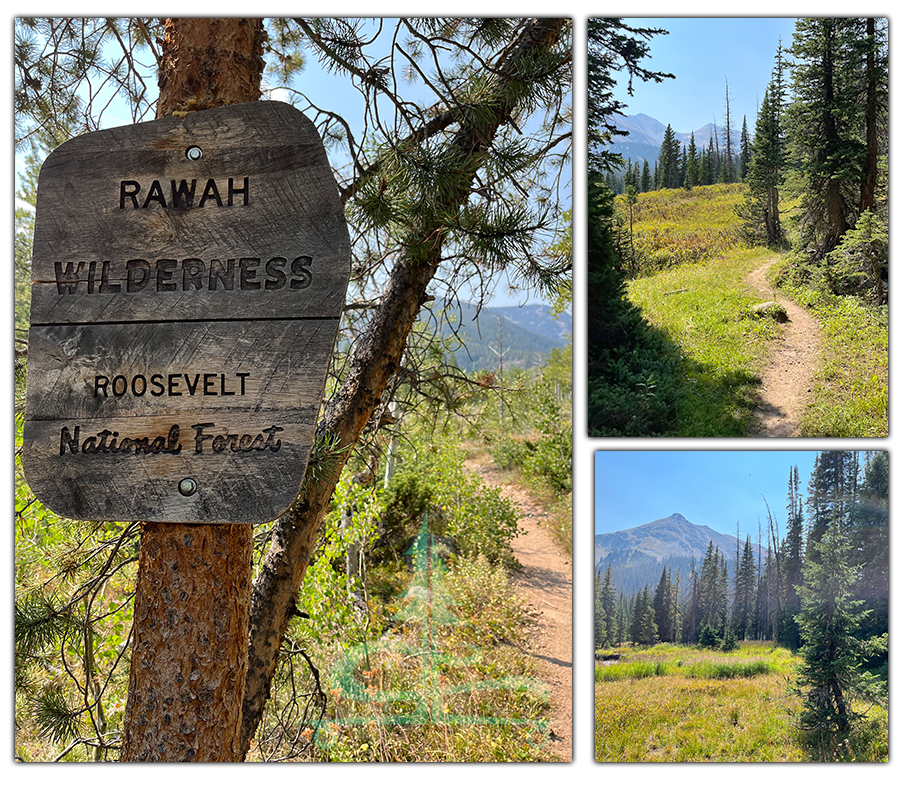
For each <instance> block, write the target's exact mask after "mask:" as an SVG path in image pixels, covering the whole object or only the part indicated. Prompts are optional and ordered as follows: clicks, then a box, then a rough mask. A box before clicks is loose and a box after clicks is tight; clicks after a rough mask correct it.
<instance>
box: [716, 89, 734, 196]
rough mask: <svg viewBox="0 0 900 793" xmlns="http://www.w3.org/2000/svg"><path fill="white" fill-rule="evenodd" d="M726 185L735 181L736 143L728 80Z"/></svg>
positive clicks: (726, 93) (723, 176)
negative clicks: (732, 125)
mask: <svg viewBox="0 0 900 793" xmlns="http://www.w3.org/2000/svg"><path fill="white" fill-rule="evenodd" d="M719 181H721V182H724V183H725V184H731V183H732V182H733V181H734V143H733V142H732V139H731V96H730V94H729V92H728V80H727V79H726V80H725V151H724V153H723V154H722V177H721V179H720V180H719Z"/></svg>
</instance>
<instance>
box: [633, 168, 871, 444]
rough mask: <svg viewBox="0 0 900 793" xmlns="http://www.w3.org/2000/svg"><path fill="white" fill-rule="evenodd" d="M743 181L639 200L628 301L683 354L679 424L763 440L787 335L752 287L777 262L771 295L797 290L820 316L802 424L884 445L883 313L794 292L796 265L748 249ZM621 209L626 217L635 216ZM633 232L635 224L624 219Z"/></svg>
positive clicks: (683, 430) (817, 433)
mask: <svg viewBox="0 0 900 793" xmlns="http://www.w3.org/2000/svg"><path fill="white" fill-rule="evenodd" d="M742 195H743V187H742V186H741V185H711V186H706V187H695V188H694V189H693V190H683V189H678V190H660V191H656V192H652V193H641V194H640V195H639V196H638V201H637V203H636V204H635V205H634V206H633V207H631V208H630V211H631V213H632V216H631V218H630V226H631V228H632V234H633V241H632V243H631V246H633V252H634V255H633V259H632V260H631V261H630V264H629V267H628V269H629V272H630V273H631V276H632V277H631V280H630V281H629V282H628V286H627V293H628V298H629V300H630V301H631V302H632V303H633V304H634V305H636V306H637V307H638V308H640V310H641V313H642V314H643V316H644V317H645V318H646V320H647V321H648V322H649V323H650V325H651V326H653V327H654V328H655V329H656V330H657V331H658V332H659V333H661V334H662V335H663V336H665V337H666V338H667V339H668V340H670V341H671V342H672V343H673V345H674V349H677V350H678V351H679V353H680V356H681V361H680V365H681V370H682V372H683V375H682V376H683V383H681V384H680V387H679V391H680V393H679V396H678V400H677V403H678V407H677V416H676V422H675V427H674V428H673V430H672V432H671V433H667V434H672V435H676V436H681V437H740V436H747V435H753V434H754V433H755V428H754V422H753V409H754V406H755V404H756V402H757V400H758V388H759V384H760V377H759V375H760V372H761V371H762V369H763V367H764V366H765V362H766V359H767V356H768V354H769V353H768V350H769V349H770V347H771V343H772V341H773V340H775V339H778V338H781V336H782V334H783V330H782V327H781V326H780V325H779V324H778V322H777V321H776V320H775V318H773V317H771V316H762V317H753V316H750V314H749V312H748V311H747V309H748V308H749V307H750V306H752V305H754V304H755V303H758V302H759V301H760V296H759V295H757V294H755V293H754V292H753V291H752V290H751V289H750V287H749V286H747V285H746V283H745V282H744V278H745V277H746V275H747V274H748V273H750V272H751V271H752V270H754V269H756V268H757V267H759V266H761V265H762V264H763V263H765V262H766V261H767V260H774V262H775V263H774V267H773V269H774V271H775V272H774V276H775V278H774V282H775V283H777V284H778V286H777V287H776V286H773V287H772V295H771V296H769V295H766V296H765V299H773V298H774V299H777V297H778V294H787V295H788V296H789V297H790V298H791V299H792V300H795V301H796V302H798V303H800V304H801V305H805V306H807V307H808V308H809V309H810V310H811V311H812V313H813V314H814V315H816V316H817V318H818V319H819V323H820V328H821V332H822V343H823V358H822V363H821V366H820V367H819V370H818V371H817V375H816V380H815V387H814V398H813V404H812V405H811V407H810V408H809V410H808V411H807V414H806V415H805V417H803V419H802V421H801V434H803V435H805V436H808V437H885V436H886V435H887V422H888V412H887V405H888V386H887V380H888V323H887V311H886V309H884V308H880V307H874V306H871V305H866V304H865V303H864V302H862V301H860V300H859V299H858V298H855V297H852V296H849V295H845V296H835V295H833V294H830V293H829V292H827V290H822V289H818V290H817V289H813V288H812V287H810V286H797V285H794V286H790V285H789V281H790V279H789V278H783V277H782V275H783V274H784V273H785V271H786V269H787V268H788V264H787V257H786V256H785V254H784V253H783V252H776V251H772V250H769V249H767V248H762V247H748V246H747V245H745V244H744V242H743V238H742V236H741V234H740V230H739V223H740V221H739V218H738V216H737V215H736V214H735V207H736V206H737V205H738V203H739V202H740V201H741V200H742ZM619 200H620V201H621V202H622V203H621V204H620V206H619V210H618V211H619V212H620V213H621V214H622V216H624V217H626V218H628V217H629V214H628V213H629V207H628V206H627V204H626V203H625V202H624V201H622V199H619ZM626 225H629V223H626Z"/></svg>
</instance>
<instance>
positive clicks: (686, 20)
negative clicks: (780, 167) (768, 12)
mask: <svg viewBox="0 0 900 793" xmlns="http://www.w3.org/2000/svg"><path fill="white" fill-rule="evenodd" d="M624 21H625V22H626V23H627V24H629V25H631V26H632V27H651V28H663V29H664V30H668V31H669V35H667V36H663V35H659V36H654V37H653V38H652V39H651V40H650V56H651V57H650V59H649V60H648V61H645V62H644V63H643V64H642V65H643V66H645V67H647V68H649V69H652V70H653V71H658V72H669V73H670V74H674V75H675V79H674V80H664V81H663V82H662V83H645V82H641V81H640V80H635V81H634V96H628V91H627V88H628V82H627V77H625V76H624V75H623V78H622V83H621V87H620V89H619V90H618V91H617V92H616V98H617V99H620V100H621V101H623V102H625V103H626V104H627V105H628V107H627V109H626V110H625V111H624V113H625V115H629V116H632V115H636V114H637V113H646V114H647V115H648V116H652V117H653V118H656V119H659V120H660V121H661V122H662V123H663V124H671V125H672V129H674V130H677V131H679V132H691V131H692V130H697V129H700V127H702V126H704V125H705V124H708V123H710V122H712V121H713V116H715V121H716V122H717V123H718V124H719V125H720V126H724V119H725V80H726V78H727V79H728V92H729V95H730V98H731V115H732V128H734V129H737V130H740V129H741V122H742V119H743V117H744V116H745V115H746V116H747V126H748V127H749V129H750V132H751V133H752V132H753V128H754V126H755V124H756V109H757V107H758V105H759V103H761V102H762V98H763V93H764V92H765V90H766V86H767V85H768V84H769V80H770V79H771V77H772V67H773V66H774V62H775V53H776V51H777V50H778V39H779V37H781V40H782V45H783V46H784V47H789V46H790V45H791V37H792V34H793V32H794V18H792V17H784V18H780V17H779V18H758V17H749V18H748V17H710V18H705V17H677V18H667V19H625V20H624Z"/></svg>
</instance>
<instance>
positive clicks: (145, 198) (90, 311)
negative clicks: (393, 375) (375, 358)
mask: <svg viewBox="0 0 900 793" xmlns="http://www.w3.org/2000/svg"><path fill="white" fill-rule="evenodd" d="M195 146H196V147H199V148H200V149H201V150H202V156H201V157H200V158H199V159H191V158H190V157H189V156H188V155H187V152H188V149H189V148H190V147H195ZM349 271H350V250H349V236H348V233H347V227H346V222H345V220H344V217H343V212H342V209H341V206H340V202H339V200H338V194H337V186H336V184H335V181H334V177H333V176H332V174H331V169H330V167H329V165H328V162H327V158H326V156H325V150H324V147H323V146H322V143H321V141H320V140H319V137H318V134H317V133H316V130H315V128H314V127H313V125H312V124H311V123H310V122H309V121H308V119H306V118H305V116H303V115H302V114H301V113H300V112H299V111H297V110H295V109H294V108H292V107H290V106H289V105H285V104H282V103H278V102H252V103H248V104H246V105H231V106H227V107H223V108H217V109H215V110H206V111H201V112H196V113H188V114H187V115H186V116H185V117H183V118H175V117H169V118H164V119H160V120H157V121H152V122H149V123H146V124H136V125H131V126H128V127H121V128H115V129H111V130H104V131H101V132H96V133H91V134H88V135H83V136H80V137H78V138H74V139H73V140H71V141H69V142H67V143H65V144H63V145H62V146H60V147H59V148H58V149H56V150H55V151H54V152H53V153H52V154H51V155H50V156H49V157H48V159H47V161H46V162H45V164H44V167H43V168H42V170H41V175H40V179H39V184H38V203H37V215H36V219H35V242H34V260H33V285H32V315H31V330H30V334H29V368H28V384H27V398H26V410H25V427H24V442H23V451H22V459H23V466H24V469H25V473H26V476H27V478H28V482H29V484H30V485H31V487H32V489H33V491H34V493H35V495H37V496H38V498H40V499H41V501H42V502H43V503H45V504H46V505H47V506H48V507H49V508H50V509H52V510H54V511H55V512H57V513H58V514H61V515H64V516H68V517H75V518H81V519H92V520H144V521H159V522H169V521H171V522H181V523H221V524H227V523H261V522H266V521H270V520H273V519H274V518H276V517H277V516H278V515H279V514H281V513H282V512H283V511H284V510H286V509H287V508H288V507H289V506H290V504H291V502H292V501H293V500H294V498H295V497H296V495H297V493H298V491H299V487H300V484H301V482H302V478H303V473H304V470H305V466H306V461H307V458H308V455H309V449H310V446H311V444H312V439H313V435H314V431H315V423H316V418H317V415H318V408H319V404H320V402H321V398H322V393H323V389H324V383H325V376H326V372H327V368H328V364H329V360H330V356H331V352H332V348H333V345H334V340H335V336H336V333H337V329H338V324H339V318H340V314H341V310H342V307H343V302H344V296H345V293H346V288H347V280H348V278H349ZM173 428H174V429H173ZM176 447H177V448H176ZM187 479H190V480H193V482H194V483H195V484H196V491H195V492H191V493H190V494H189V495H185V494H184V492H182V491H181V490H179V485H181V484H182V483H183V482H184V480H187Z"/></svg>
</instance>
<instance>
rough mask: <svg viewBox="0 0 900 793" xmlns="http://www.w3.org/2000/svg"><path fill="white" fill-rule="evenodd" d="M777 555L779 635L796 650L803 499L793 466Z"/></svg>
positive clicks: (783, 641) (786, 644)
mask: <svg viewBox="0 0 900 793" xmlns="http://www.w3.org/2000/svg"><path fill="white" fill-rule="evenodd" d="M781 555H782V559H783V564H784V603H783V605H782V620H781V631H780V635H781V641H782V643H783V644H784V645H785V646H787V647H789V648H790V649H792V650H796V649H797V648H798V647H799V646H800V631H799V628H798V627H797V623H796V619H795V618H796V616H797V614H799V613H800V584H801V583H802V582H803V572H802V571H803V498H802V496H801V495H800V472H799V470H798V468H797V466H792V468H791V470H790V473H789V475H788V521H787V533H786V536H785V538H784V548H783V550H782V554H781Z"/></svg>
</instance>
